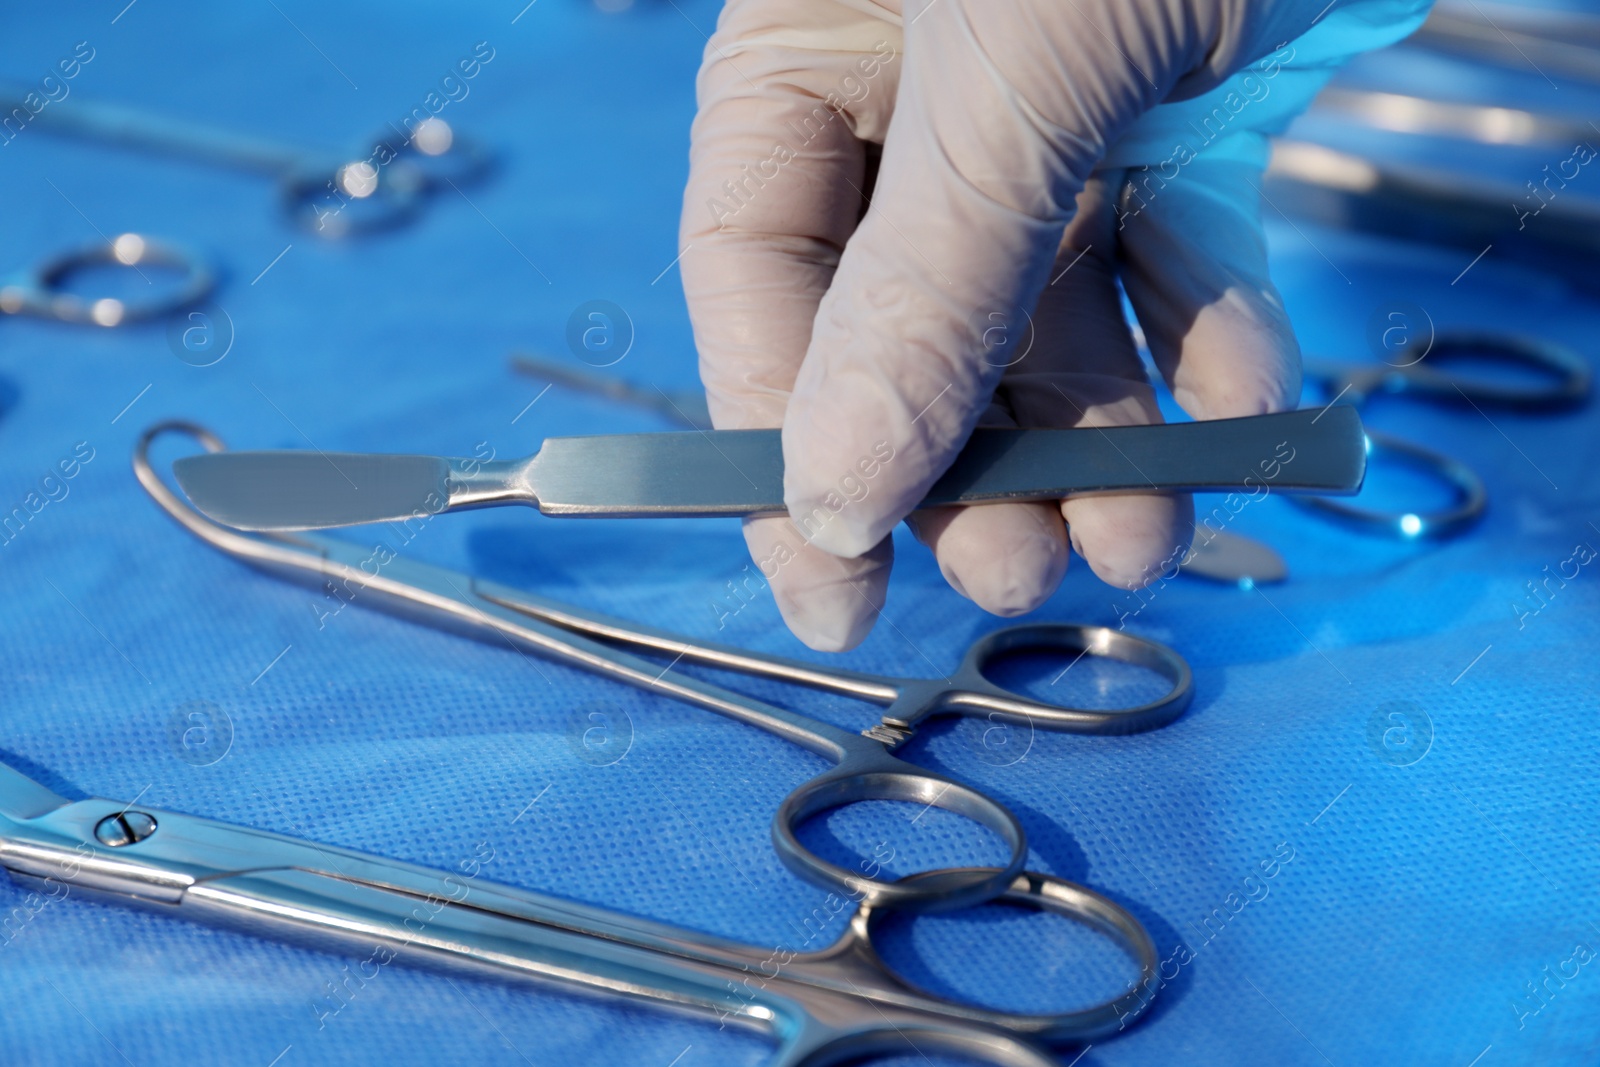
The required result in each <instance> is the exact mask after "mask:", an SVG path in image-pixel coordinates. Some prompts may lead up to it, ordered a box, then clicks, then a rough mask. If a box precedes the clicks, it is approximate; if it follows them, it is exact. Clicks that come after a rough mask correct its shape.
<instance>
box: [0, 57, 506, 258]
mask: <svg viewBox="0 0 1600 1067" xmlns="http://www.w3.org/2000/svg"><path fill="white" fill-rule="evenodd" d="M30 91H31V90H30V89H29V88H28V87H15V86H9V87H8V86H4V85H0V114H10V113H11V112H12V111H13V110H14V109H16V108H19V107H23V106H24V104H23V101H24V99H25V97H26V95H27V94H28V93H29V92H30ZM30 113H31V110H30ZM31 122H32V123H35V124H37V125H38V126H39V128H40V129H43V130H51V131H55V132H57V133H61V134H66V135H70V136H74V137H80V138H84V139H87V140H90V141H95V142H98V143H101V144H111V145H116V146H119V147H123V148H132V149H135V150H138V151H144V152H152V153H157V154H161V155H167V156H174V157H177V158H180V159H188V160H193V161H196V162H200V163H207V164H212V165H215V166H221V167H228V168H231V169H234V170H244V171H252V172H256V173H264V174H269V175H272V176H274V177H276V178H277V179H278V180H279V185H280V190H281V193H280V195H281V198H282V201H283V208H284V211H285V213H286V214H287V215H288V216H289V217H290V218H291V219H292V220H294V222H295V223H296V224H297V225H299V226H301V227H303V228H305V229H307V230H310V231H311V232H312V233H315V234H317V235H318V236H321V237H329V238H334V237H343V236H346V235H349V234H357V233H366V232H371V231H376V230H385V229H390V228H393V227H396V226H399V225H402V224H404V223H408V222H410V221H411V220H412V219H414V218H415V217H416V215H417V214H418V212H419V211H420V210H421V208H422V206H423V204H424V202H425V201H426V199H427V197H428V196H429V195H431V194H432V193H434V192H437V191H438V190H439V189H440V188H441V187H442V186H447V185H448V186H460V185H466V184H468V183H470V182H474V181H477V180H478V179H480V178H481V177H483V175H484V174H486V173H487V172H488V170H489V169H490V167H491V165H492V162H493V160H492V158H491V156H490V154H489V153H488V152H487V151H486V150H484V149H483V148H481V147H479V146H477V145H474V144H473V143H472V142H470V141H468V140H466V139H464V138H462V137H461V136H460V135H458V134H457V133H456V132H455V131H454V130H453V129H452V128H451V127H450V124H449V123H447V122H445V121H444V120H443V119H440V118H437V117H429V118H425V119H423V120H421V121H420V122H418V123H417V124H416V126H415V127H414V128H409V129H408V131H407V132H406V133H404V134H400V133H399V132H398V131H394V132H386V133H380V134H379V136H377V137H375V138H374V139H373V140H372V141H371V142H370V144H369V145H368V146H366V147H365V148H363V149H362V150H361V151H360V152H356V153H350V154H340V153H336V152H327V151H320V150H316V149H306V148H299V147H296V146H294V145H286V144H279V143H276V142H273V141H268V140H264V139H262V138H259V137H252V136H248V135H245V134H237V133H232V132H230V131H228V130H221V129H216V128H213V127H208V126H203V125H200V124H198V123H191V122H181V121H178V120H175V119H170V118H164V117H161V116H159V115H151V114H147V113H146V112H143V111H140V110H138V109H135V108H130V107H124V106H122V105H120V104H108V103H100V102H94V101H84V100H76V99H69V100H63V101H61V102H59V103H55V104H52V105H51V106H50V107H47V108H44V109H43V110H41V111H39V112H37V113H36V114H33V115H32V119H31Z"/></svg>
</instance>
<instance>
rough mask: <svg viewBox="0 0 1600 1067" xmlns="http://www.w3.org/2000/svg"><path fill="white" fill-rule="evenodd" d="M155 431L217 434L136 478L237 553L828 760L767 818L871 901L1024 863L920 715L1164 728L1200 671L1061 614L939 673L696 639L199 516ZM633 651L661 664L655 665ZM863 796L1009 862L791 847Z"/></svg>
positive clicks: (984, 643)
mask: <svg viewBox="0 0 1600 1067" xmlns="http://www.w3.org/2000/svg"><path fill="white" fill-rule="evenodd" d="M163 433H178V434H183V435H185V436H187V437H190V438H192V439H196V440H198V441H200V442H201V444H203V445H204V446H205V447H206V449H207V451H208V452H212V453H217V452H221V451H222V443H221V442H220V441H219V440H218V439H217V438H216V437H215V436H214V435H212V434H210V433H209V432H208V431H206V430H204V429H202V428H200V427H197V426H194V425H192V424H189V423H163V424H161V425H158V426H156V427H153V428H152V429H150V430H147V431H146V432H145V434H144V436H143V437H142V438H141V439H140V442H139V444H138V446H137V450H136V452H135V456H134V469H135V473H136V474H137V476H138V478H139V481H140V484H142V485H143V486H144V488H145V490H146V491H147V492H149V493H150V495H151V496H152V497H154V498H155V500H156V501H157V503H159V504H160V505H161V506H162V507H163V508H165V509H166V510H167V512H168V513H169V514H171V515H172V516H173V517H174V518H175V519H177V521H178V522H180V523H181V524H182V525H183V526H184V527H186V528H187V529H188V530H189V531H190V532H191V533H194V534H195V535H196V536H198V537H200V538H202V539H204V540H205V541H206V542H208V543H209V544H211V545H213V546H214V547H216V548H219V549H221V550H222V551H224V552H227V553H228V554H230V555H232V556H235V557H237V558H240V559H243V560H245V561H247V562H250V563H252V564H255V565H257V566H260V567H263V568H265V569H267V570H270V571H272V572H273V573H275V574H279V575H285V576H288V577H290V578H292V579H294V580H298V581H301V582H306V583H309V584H312V585H314V586H317V587H323V586H325V585H326V584H327V583H329V582H335V583H342V584H343V585H344V587H345V589H346V592H347V595H348V597H349V599H351V600H353V601H354V600H359V602H360V603H362V604H363V605H371V606H376V607H384V608H389V609H392V610H395V611H397V612H399V613H401V614H404V615H406V616H407V617H409V618H413V619H421V620H424V621H426V622H429V623H432V624H434V625H437V626H440V627H442V628H445V629H448V630H452V631H457V632H462V631H464V632H467V633H470V634H472V635H473V636H478V637H484V638H486V639H489V640H492V641H494V642H497V643H507V644H511V645H512V646H513V647H515V648H518V649H526V650H527V651H529V652H532V653H534V654H536V655H541V656H544V657H546V658H549V659H553V660H555V661H557V662H562V663H566V664H569V665H571V666H575V667H578V668H580V669H584V670H589V671H593V672H595V673H597V674H600V675H603V676H605V677H608V678H611V679H613V680H616V681H620V682H623V683H626V684H629V685H633V686H637V687H639V688H642V689H645V690H648V691H650V692H653V693H657V694H659V695H662V696H667V697H672V698H674V699H678V700H682V701H684V702H686V703H689V704H694V705H696V706H697V707H702V708H706V709H708V710H710V711H714V712H716V713H718V714H720V715H725V716H728V717H729V718H732V719H735V720H738V721H739V722H743V723H745V724H747V725H750V726H754V727H756V728H758V729H762V730H766V731H768V732H770V733H773V734H776V735H777V736H779V737H781V738H783V739H785V740H787V741H789V742H791V743H793V744H796V745H799V746H801V747H803V748H805V749H806V750H808V751H810V752H813V753H815V754H817V755H819V756H822V757H823V758H824V759H825V760H827V761H828V762H829V763H831V764H832V765H833V766H831V767H829V768H828V769H827V770H825V771H823V772H822V773H821V774H819V775H818V776H817V777H816V778H813V779H812V780H810V781H808V782H803V783H801V785H799V786H798V787H797V788H796V789H794V790H793V791H792V792H791V793H790V794H789V796H788V797H787V798H786V799H785V800H784V801H783V803H782V804H781V805H779V807H778V810H777V812H776V813H775V815H774V816H773V822H772V841H773V845H774V847H775V848H776V849H777V851H778V854H779V857H780V858H781V859H782V860H783V862H784V863H785V864H786V865H787V866H788V867H789V868H790V869H791V870H793V871H794V872H795V873H796V874H797V875H799V876H800V877H802V878H806V879H807V880H809V881H812V882H813V883H815V884H817V885H821V886H824V887H826V888H828V889H832V890H836V891H839V892H844V893H848V894H850V895H851V897H852V898H853V899H856V900H864V901H866V902H868V903H870V904H873V905H887V906H892V907H897V908H908V909H909V908H916V909H920V910H936V909H942V908H953V907H961V906H964V905H967V904H972V903H977V902H979V901H983V900H988V899H992V898H993V897H994V896H995V895H996V894H997V893H999V892H1001V891H1003V890H1004V888H1005V887H1006V886H1007V885H1009V884H1011V882H1012V880H1013V879H1014V878H1015V877H1016V876H1017V875H1018V874H1020V873H1022V864H1023V861H1024V860H1025V859H1026V856H1027V835H1026V833H1025V832H1024V830H1023V827H1022V824H1021V823H1020V822H1019V821H1018V820H1017V817H1016V816H1015V815H1014V814H1013V813H1012V812H1011V811H1010V809H1008V808H1006V807H1005V806H1004V805H1003V804H1001V803H1000V802H998V801H996V800H994V799H993V798H991V797H989V796H987V795H985V794H983V793H980V792H978V791H976V790H974V789H972V788H970V787H968V786H965V785H962V784H961V783H959V782H956V781H955V780H954V779H951V778H949V777H947V776H945V775H943V774H939V773H937V772H933V771H928V770H925V769H923V768H921V767H918V766H916V765H914V764H911V763H908V762H906V761H904V760H901V759H899V758H897V757H895V756H894V755H893V754H892V749H893V748H894V747H895V746H896V745H898V744H899V743H900V742H901V741H904V740H905V739H906V738H907V737H909V736H910V735H911V734H912V732H913V731H914V729H915V728H916V727H917V726H918V725H919V724H920V723H922V722H923V721H925V720H927V719H930V718H934V717H938V716H948V715H980V716H982V715H988V714H989V713H990V712H1000V713H1002V714H1006V715H1012V716H1017V717H1019V718H1026V719H1027V720H1028V721H1029V722H1030V723H1031V724H1033V725H1035V726H1037V727H1039V728H1041V729H1049V730H1060V731H1064V732H1070V733H1089V734H1125V733H1136V732H1139V731H1144V730H1152V729H1156V728H1158V727H1161V726H1165V725H1166V724H1167V723H1169V722H1171V721H1172V720H1173V719H1175V718H1177V717H1178V716H1179V715H1181V714H1182V713H1183V711H1184V709H1185V708H1186V707H1187V706H1188V704H1189V702H1190V700H1191V699H1192V695H1193V678H1192V675H1191V674H1190V671H1189V666H1188V664H1187V663H1186V662H1185V661H1184V659H1183V657H1181V656H1179V655H1178V654H1177V653H1176V652H1174V651H1173V650H1172V649H1170V648H1167V647H1166V646H1165V645H1161V644H1158V643H1157V642H1154V641H1150V640H1146V639H1144V638H1140V637H1136V636H1134V635H1132V634H1128V633H1123V632H1120V631H1116V630H1110V629H1107V628H1104V627H1098V626H1088V625H1079V624H1069V623H1049V624H1037V625H1026V626H1012V627H1007V628H1005V629H1001V630H997V631H995V632H993V633H990V634H986V635H984V636H982V637H980V638H979V639H978V640H977V641H975V642H974V643H973V644H972V646H971V647H970V648H969V649H968V651H967V654H966V656H965V657H964V658H963V659H962V661H961V664H960V665H959V666H958V667H957V668H956V669H955V670H954V671H953V672H952V673H951V674H950V675H949V676H947V677H940V678H901V677H888V676H881V675H872V674H864V673H861V672H856V671H846V670H841V669H837V668H830V667H825V666H822V665H820V664H816V663H809V662H804V661H800V660H791V659H786V658H783V657H779V656H768V655H761V654H758V653H752V652H747V651H745V650H743V649H739V648H735V647H732V646H728V645H718V644H712V643H710V642H699V641H692V640H689V639H686V638H684V637H681V636H679V635H677V634H673V633H669V632H667V631H664V630H657V629H653V628H650V627H645V626H641V625H637V624H633V623H627V622H624V621H622V620H619V619H614V618H610V617H608V616H604V615H601V614H598V613H596V612H592V611H587V610H585V609H583V608H579V607H574V606H572V605H568V604H562V603H559V602H557V601H553V600H549V599H546V598H543V597H539V596H536V595H534V594H532V593H524V592H521V591H519V590H515V589H510V588H508V587H505V586H500V585H496V584H494V583H492V582H488V581H484V580H481V579H477V578H474V577H472V576H471V575H465V574H454V573H451V572H450V571H447V570H444V569H442V568H439V567H435V566H431V565H429V564H424V563H420V562H417V561H415V560H410V559H405V558H401V557H398V556H396V555H395V554H393V553H389V555H388V557H387V558H385V559H382V560H379V561H375V559H374V556H373V554H372V552H371V550H369V549H368V548H365V547H363V546H361V545H358V544H356V543H354V542H351V541H342V540H337V539H333V538H328V537H324V536H316V535H309V534H297V535H292V536H278V537H272V538H262V537H255V536H250V535H246V534H241V533H238V532H235V531H233V530H230V529H227V528H226V527H223V526H220V525H217V524H216V523H214V522H211V521H210V520H208V519H206V518H205V517H203V516H202V515H201V514H200V513H199V512H197V511H195V510H194V509H192V508H191V507H189V506H188V504H186V503H185V502H184V501H183V500H182V499H180V498H179V497H178V495H177V494H176V493H175V492H173V491H172V490H171V489H170V488H169V487H168V486H167V485H166V483H165V482H164V481H162V480H161V479H160V478H159V477H158V476H157V475H156V474H155V472H154V470H153V469H152V468H151V466H150V463H149V459H148V448H149V444H150V442H151V441H152V440H153V439H154V438H155V437H157V436H159V435H161V434H163ZM179 462H180V463H181V462H183V461H182V460H180V461H179ZM1024 652H1041V653H1051V654H1057V655H1060V656H1061V657H1062V659H1063V661H1066V662H1067V663H1068V667H1069V668H1070V666H1071V664H1072V663H1074V662H1076V661H1077V659H1078V658H1081V657H1082V656H1085V655H1096V656H1104V657H1107V658H1110V659H1114V660H1117V661H1120V662H1123V663H1128V664H1132V665H1134V666H1137V667H1142V668H1144V669H1146V670H1149V671H1153V672H1155V673H1156V674H1159V675H1160V676H1162V677H1163V678H1165V679H1166V680H1167V682H1168V683H1169V684H1170V689H1169V691H1168V692H1167V693H1166V695H1164V696H1162V697H1160V698H1159V699H1157V700H1154V701H1151V702H1149V703H1146V704H1142V705H1140V706H1138V707H1131V708H1122V709H1115V710H1110V711H1106V710H1097V709H1088V708H1076V707H1064V706H1058V705H1055V704H1049V703H1044V702H1041V701H1038V700H1035V699H1033V698H1031V697H1028V696H1026V695H1022V694H1017V693H1013V692H1011V691H1010V690H1007V689H1005V688H1003V687H1001V686H998V685H996V684H994V683H993V682H991V681H990V680H989V678H988V677H987V675H986V674H985V668H988V667H991V666H992V665H993V664H994V663H996V662H997V661H999V660H1001V659H1003V658H1005V657H1008V656H1011V655H1015V654H1019V653H1024ZM641 653H642V654H644V655H657V656H661V657H663V658H666V659H667V660H668V661H669V662H668V663H667V666H666V667H665V668H663V667H662V666H661V664H660V663H659V662H657V661H654V660H651V659H647V658H643V656H642V655H640V654H641ZM680 661H681V662H684V663H689V664H695V663H699V664H703V665H706V666H710V667H713V668H715V669H718V670H723V671H731V672H734V673H738V674H744V675H749V676H754V677H759V678H766V679H770V680H773V681H779V682H786V683H790V684H793V685H798V686H802V687H806V688H810V689H816V690H822V691H824V692H831V693H836V694H839V695H842V696H847V697H851V698H853V699H856V700H862V701H867V702H869V703H873V704H877V705H879V706H880V707H883V708H884V709H885V710H884V713H883V718H882V720H881V722H880V724H879V726H878V727H873V728H871V729H868V730H866V731H863V732H862V733H860V734H853V733H850V732H849V731H847V730H844V729H841V728H839V727H836V726H833V725H831V724H828V723H825V722H821V721H819V720H816V719H813V718H810V717H808V716H806V715H802V714H800V713H799V712H797V711H794V710H791V709H789V708H786V707H780V706H777V705H774V704H768V703H765V702H763V701H760V700H756V699H754V698H752V697H748V696H746V695H744V694H741V693H736V692H732V691H730V690H727V689H723V688H721V687H719V686H715V685H711V684H709V683H706V682H702V681H700V680H698V679H696V678H693V677H689V676H686V675H682V674H675V673H673V672H672V667H673V666H674V665H675V664H677V663H679V662H680ZM880 728H881V730H880ZM860 800H896V801H904V802H911V803H915V804H919V805H925V806H931V807H939V808H944V809H946V810H949V811H952V812H955V813H957V814H959V815H963V816H965V817H966V818H969V819H971V820H973V821H974V822H977V823H978V824H979V825H981V826H984V827H986V828H987V829H989V830H990V831H991V832H992V833H993V834H994V835H995V836H996V837H997V838H998V839H999V840H1000V841H1002V842H1004V843H1005V845H1006V847H1007V849H1008V851H1009V853H1010V860H1009V862H1008V864H1007V866H1006V867H1004V868H1000V869H996V870H986V871H985V872H984V873H982V874H977V875H971V874H968V875H951V876H948V877H940V878H925V879H923V880H921V881H918V882H916V883H914V884H913V883H904V882H900V883H896V882H889V881H885V880H883V879H881V878H878V877H876V872H873V873H872V874H868V875H864V874H863V873H861V872H859V871H855V870H851V869H847V868H845V867H841V866H838V865H836V864H833V863H830V862H828V861H826V860H824V859H822V858H821V857H819V856H817V855H816V854H815V853H813V852H811V851H810V850H809V849H807V848H806V847H805V846H804V845H803V844H801V843H800V839H799V837H798V836H797V833H796V831H797V828H798V827H799V825H800V823H801V822H803V821H804V820H806V819H808V818H810V817H812V816H814V815H817V814H819V813H821V812H823V811H827V810H829V809H832V808H836V807H839V806H841V805H844V804H850V803H855V802H857V801H860Z"/></svg>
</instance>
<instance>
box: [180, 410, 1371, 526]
mask: <svg viewBox="0 0 1600 1067" xmlns="http://www.w3.org/2000/svg"><path fill="white" fill-rule="evenodd" d="M1318 423H1321V425H1318ZM1282 447H1290V448H1292V449H1294V450H1295V451H1297V452H1301V453H1304V454H1305V458H1304V459H1302V460H1301V461H1300V462H1299V463H1298V464H1296V466H1295V469H1294V471H1293V473H1292V474H1290V475H1288V476H1286V477H1284V478H1282V479H1281V480H1280V481H1279V483H1278V484H1277V488H1279V489H1281V490H1284V491H1288V492H1320V493H1344V494H1349V493H1354V492H1356V491H1357V490H1359V489H1360V488H1361V480H1362V477H1363V475H1364V474H1365V471H1366V453H1365V441H1364V439H1363V437H1362V433H1361V419H1360V417H1359V416H1357V415H1356V413H1355V412H1354V411H1352V410H1350V409H1348V408H1345V409H1342V410H1339V409H1335V410H1332V411H1326V412H1315V411H1293V412H1283V413H1280V414H1275V415H1255V416H1251V417H1248V418H1239V419H1215V420H1211V421H1206V422H1184V423H1171V424H1167V425H1155V426H1114V427H1106V428H1103V429H1102V428H1098V427H1097V428H1084V429H1076V430H1012V429H989V428H980V429H977V430H974V431H973V432H972V434H971V436H970V437H969V438H968V439H967V443H966V445H965V446H964V447H963V448H962V450H961V452H960V454H959V455H957V456H956V458H955V460H954V462H952V463H951V465H950V467H949V469H948V470H946V471H945V473H944V474H943V475H942V476H941V477H940V478H939V479H938V480H937V481H936V482H935V483H934V484H933V486H932V487H931V488H930V489H929V490H928V492H927V495H926V496H924V497H923V499H922V502H921V504H920V505H919V506H920V507H938V506H942V505H946V504H978V503H987V502H992V501H998V500H1014V501H1019V500H1059V499H1061V498H1063V497H1068V496H1073V495H1076V494H1079V493H1096V492H1105V491H1112V490H1123V489H1147V488H1148V489H1172V490H1232V489H1235V488H1239V487H1241V486H1242V485H1244V484H1246V483H1248V481H1250V480H1252V479H1253V478H1254V477H1255V476H1256V475H1257V473H1258V472H1257V469H1256V468H1257V466H1258V465H1260V464H1263V463H1266V462H1268V461H1269V460H1270V459H1271V457H1272V455H1273V452H1274V450H1275V449H1277V448H1282ZM894 456H895V450H894V449H893V448H892V447H891V446H890V445H889V443H888V442H887V441H880V442H878V444H876V445H874V446H873V450H872V453H871V454H870V455H868V456H863V457H862V458H861V460H860V461H858V463H856V464H855V465H852V466H847V467H845V468H844V470H843V471H841V477H840V483H839V484H840V492H838V493H836V494H833V497H834V498H835V499H836V500H837V501H838V502H837V503H829V504H827V505H826V507H824V506H822V505H819V506H818V508H817V509H816V510H815V511H814V512H813V513H812V514H811V515H808V516H802V517H797V519H796V523H797V525H799V526H800V527H801V529H802V530H806V529H808V528H809V527H810V525H811V524H815V525H816V526H820V525H822V524H823V523H825V522H827V521H828V520H829V519H830V518H831V517H832V513H834V512H838V511H840V510H842V509H843V508H844V507H846V506H848V502H849V500H851V499H861V497H863V496H865V495H866V494H867V493H868V492H870V481H871V479H872V478H873V477H875V476H876V475H877V474H878V472H880V471H881V470H882V468H883V467H884V466H885V465H886V464H888V463H889V462H891V461H893V459H894ZM173 470H174V473H175V474H176V475H177V478H178V483H179V484H180V485H182V486H183V489H184V492H186V493H188V494H189V498H190V499H191V500H193V501H194V502H195V504H196V506H198V507H199V508H200V510H201V511H203V512H205V513H206V514H207V515H209V516H210V517H212V518H213V519H216V520H217V521H218V522H222V523H226V524H227V525H229V526H234V527H237V528H239V529H246V530H311V529H324V528H327V527H333V526H354V525H359V524H361V523H369V522H392V521H402V520H405V519H408V518H411V517H413V516H415V515H417V514H419V513H424V514H435V515H436V514H439V513H441V512H444V511H454V510H465V509H469V508H481V507H494V506H498V505H503V504H523V505H529V506H536V507H537V508H538V509H539V510H540V512H542V513H543V514H545V515H565V516H578V517H587V518H607V517H609V518H637V517H651V518H680V517H696V516H716V515H728V516H742V515H753V514H756V513H759V512H781V511H783V510H785V506H784V493H783V472H784V460H783V444H782V437H781V431H779V430H702V431H700V432H698V433H657V434H592V435H588V436H582V437H549V438H546V439H545V441H544V443H543V444H542V445H540V447H539V451H538V453H537V454H535V455H533V456H529V457H526V458H523V459H510V460H492V459H491V460H478V459H449V458H445V457H442V456H408V455H386V454H373V453H359V452H322V451H282V452H229V453H225V454H220V455H197V456H186V457H184V458H183V459H181V460H179V461H178V463H177V464H176V465H175V466H174V468H173ZM830 509H831V510H830Z"/></svg>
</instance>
